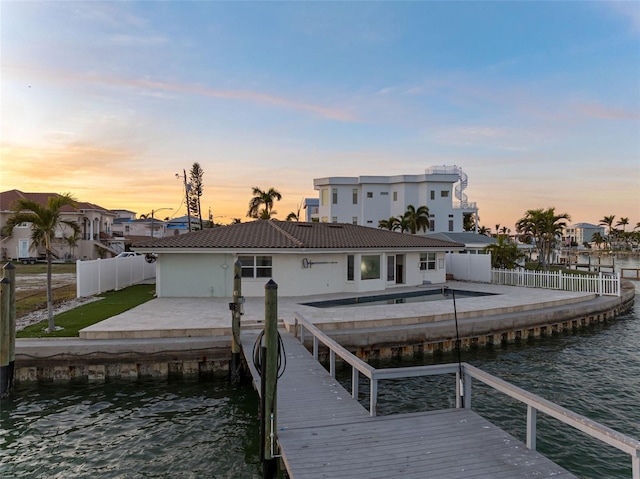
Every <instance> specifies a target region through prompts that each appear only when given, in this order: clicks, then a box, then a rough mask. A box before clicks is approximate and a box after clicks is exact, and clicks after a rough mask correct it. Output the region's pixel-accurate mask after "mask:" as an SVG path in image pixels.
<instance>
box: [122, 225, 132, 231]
mask: <svg viewBox="0 0 640 479" xmlns="http://www.w3.org/2000/svg"><path fill="white" fill-rule="evenodd" d="M129 231H131V226H129V225H124V232H125V233H129Z"/></svg>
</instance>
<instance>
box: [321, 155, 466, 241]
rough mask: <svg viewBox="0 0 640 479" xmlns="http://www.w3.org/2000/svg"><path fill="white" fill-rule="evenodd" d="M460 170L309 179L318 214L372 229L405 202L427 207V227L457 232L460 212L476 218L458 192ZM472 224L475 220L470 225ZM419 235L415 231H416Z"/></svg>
mask: <svg viewBox="0 0 640 479" xmlns="http://www.w3.org/2000/svg"><path fill="white" fill-rule="evenodd" d="M467 184H468V178H467V175H466V173H464V172H463V171H462V168H460V167H459V166H455V165H454V166H445V165H443V166H432V167H430V168H427V169H426V170H425V173H424V174H419V175H396V176H357V177H340V176H334V177H327V178H315V179H314V180H313V187H314V189H315V190H317V191H318V192H319V196H320V197H319V203H320V204H319V207H318V219H319V221H320V222H325V223H326V222H328V223H352V224H357V225H363V226H368V227H371V228H378V225H379V222H380V220H388V219H389V218H390V217H391V216H395V217H397V216H401V215H403V214H404V213H405V211H406V210H407V206H408V205H413V206H414V207H416V208H418V207H420V206H427V207H428V208H429V231H428V232H427V233H429V232H432V233H433V232H462V231H463V230H464V227H463V225H464V216H465V215H471V214H473V215H475V217H476V219H477V217H478V207H477V205H476V203H473V202H469V201H468V198H467V195H466V194H465V193H464V190H465V188H466V187H467ZM476 229H477V224H476ZM419 234H420V233H419Z"/></svg>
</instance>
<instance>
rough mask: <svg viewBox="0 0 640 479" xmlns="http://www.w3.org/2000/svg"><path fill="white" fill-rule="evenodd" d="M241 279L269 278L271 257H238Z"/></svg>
mask: <svg viewBox="0 0 640 479" xmlns="http://www.w3.org/2000/svg"><path fill="white" fill-rule="evenodd" d="M238 261H240V264H241V265H242V277H243V278H271V276H272V274H271V266H272V261H271V256H238Z"/></svg>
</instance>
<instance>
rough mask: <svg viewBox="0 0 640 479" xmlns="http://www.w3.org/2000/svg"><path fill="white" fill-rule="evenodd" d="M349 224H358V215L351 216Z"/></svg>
mask: <svg viewBox="0 0 640 479" xmlns="http://www.w3.org/2000/svg"><path fill="white" fill-rule="evenodd" d="M351 224H354V225H357V224H358V217H357V216H353V217H352V218H351Z"/></svg>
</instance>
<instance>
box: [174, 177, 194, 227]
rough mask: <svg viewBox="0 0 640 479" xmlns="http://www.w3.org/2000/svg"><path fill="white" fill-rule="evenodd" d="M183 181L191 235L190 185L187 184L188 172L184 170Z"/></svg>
mask: <svg viewBox="0 0 640 479" xmlns="http://www.w3.org/2000/svg"><path fill="white" fill-rule="evenodd" d="M176 178H180V174H178V173H176ZM182 180H183V182H184V199H185V204H186V206H187V218H188V221H189V233H191V211H190V209H189V184H188V183H187V170H185V169H183V170H182Z"/></svg>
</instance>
